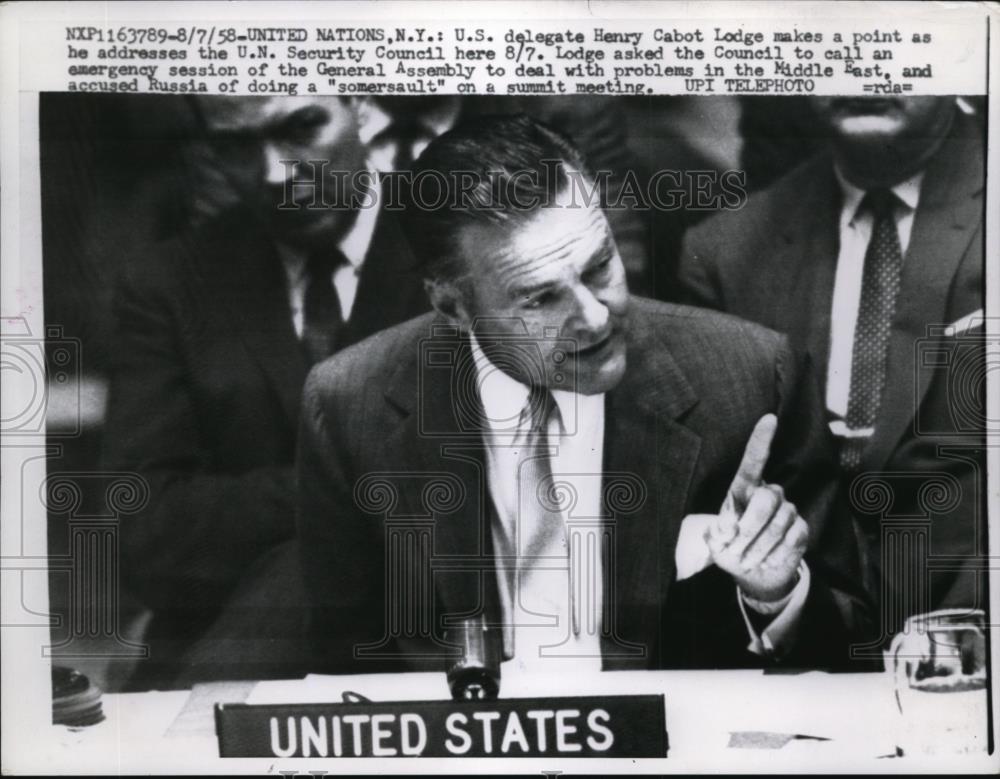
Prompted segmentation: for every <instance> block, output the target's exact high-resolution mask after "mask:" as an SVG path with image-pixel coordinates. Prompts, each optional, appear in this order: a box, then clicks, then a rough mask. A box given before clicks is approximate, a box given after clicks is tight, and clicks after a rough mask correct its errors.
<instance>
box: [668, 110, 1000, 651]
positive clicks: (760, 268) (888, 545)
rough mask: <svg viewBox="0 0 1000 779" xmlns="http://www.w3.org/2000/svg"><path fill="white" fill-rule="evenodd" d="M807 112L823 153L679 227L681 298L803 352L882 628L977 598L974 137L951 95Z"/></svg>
mask: <svg viewBox="0 0 1000 779" xmlns="http://www.w3.org/2000/svg"><path fill="white" fill-rule="evenodd" d="M813 107H814V108H815V109H816V111H817V113H818V114H819V116H820V117H821V119H822V121H823V122H824V124H825V127H826V129H827V133H828V144H827V148H826V150H825V151H823V152H822V153H821V154H819V156H816V157H814V158H813V159H811V160H809V161H807V162H806V163H804V164H803V165H801V166H799V167H798V168H796V169H795V170H793V171H792V172H791V173H789V174H788V175H786V176H785V177H783V178H782V179H780V180H779V181H778V182H777V183H775V184H774V185H773V186H771V187H770V188H768V189H767V190H765V191H762V192H760V193H758V194H754V195H752V196H751V198H750V201H749V204H748V206H747V207H746V208H745V209H743V210H742V211H740V212H733V213H727V214H722V215H720V216H718V217H716V218H714V219H712V220H710V221H709V222H707V223H706V224H704V225H703V226H700V227H698V228H697V229H695V230H693V231H692V232H691V233H690V234H689V235H688V237H687V239H686V249H685V258H684V261H683V263H682V273H681V281H680V290H679V292H680V295H679V297H680V299H682V300H684V301H685V302H689V303H693V304H696V305H702V306H708V307H712V308H716V309H721V310H724V311H727V312H729V313H732V314H736V315H738V316H741V317H745V318H746V319H748V320H751V321H754V322H759V323H761V324H764V325H767V326H768V327H772V328H774V329H775V330H778V331H779V332H783V333H787V334H788V336H789V338H790V340H791V341H792V343H793V344H796V345H798V346H801V347H803V348H805V349H808V350H809V351H810V352H811V354H812V357H813V361H814V363H815V364H816V365H817V367H818V369H819V370H820V371H821V372H822V377H823V382H824V386H825V388H826V409H827V411H826V417H827V419H828V422H829V424H830V426H831V428H832V429H833V431H834V432H835V434H836V435H837V436H838V438H839V441H840V447H839V448H840V462H841V468H842V473H843V483H844V489H845V490H846V491H848V493H849V498H850V502H851V506H852V509H853V514H854V518H855V524H856V529H857V532H858V534H859V537H860V539H861V541H862V552H863V555H864V557H865V580H866V585H867V587H868V589H869V590H870V592H871V594H872V595H873V598H874V600H875V601H876V602H880V603H881V630H882V633H883V636H882V638H885V637H886V636H888V635H890V634H891V633H892V632H893V631H895V630H897V629H898V628H899V626H900V624H901V622H902V620H903V619H905V618H906V617H907V616H909V615H911V614H916V613H922V612H926V611H929V610H931V609H933V608H941V607H965V608H975V607H979V608H981V607H984V606H985V596H986V589H985V581H984V580H981V579H980V578H979V577H980V576H981V574H977V573H976V571H977V569H982V567H983V566H982V561H983V558H982V555H983V554H985V551H986V536H985V530H986V525H985V518H986V514H985V458H984V454H983V452H984V450H983V445H984V432H985V430H984V420H985V413H984V412H985V408H984V406H985V396H984V393H985V382H984V380H983V377H984V375H985V373H984V370H985V363H984V350H983V329H982V328H983V306H984V287H983V175H984V159H983V139H982V134H981V128H980V127H979V126H978V123H977V122H976V121H975V118H974V117H973V116H971V115H969V113H968V106H965V105H964V104H963V103H962V101H956V100H955V99H954V98H938V97H926V98H900V99H895V98H894V99H881V98H880V99H865V98H857V99H855V98H815V99H814V100H813ZM963 107H964V108H965V109H966V110H963ZM877 648H878V647H877V645H876V644H873V645H872V646H871V647H869V649H870V650H871V651H872V652H875V651H877Z"/></svg>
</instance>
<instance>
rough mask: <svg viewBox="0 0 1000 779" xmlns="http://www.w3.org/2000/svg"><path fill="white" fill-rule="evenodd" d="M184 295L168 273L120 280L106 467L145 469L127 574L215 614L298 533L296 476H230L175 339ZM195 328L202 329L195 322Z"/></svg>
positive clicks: (152, 595)
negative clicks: (212, 444) (207, 436)
mask: <svg viewBox="0 0 1000 779" xmlns="http://www.w3.org/2000/svg"><path fill="white" fill-rule="evenodd" d="M179 299H181V300H183V293H182V292H179V291H178V290H177V289H171V288H170V285H169V284H167V283H164V282H163V280H162V279H159V277H157V278H156V279H147V280H144V279H140V278H138V277H137V278H135V279H132V280H128V281H124V282H123V283H122V285H121V288H120V289H119V290H118V293H117V295H116V303H115V313H116V319H117V323H116V325H117V340H116V354H115V357H114V368H113V375H112V385H111V395H110V402H109V409H108V424H107V434H106V437H105V452H104V461H105V466H106V467H109V468H114V469H117V470H130V471H134V472H137V473H139V474H140V475H141V476H142V477H143V478H144V479H145V480H146V481H147V483H148V485H149V492H150V499H149V503H148V505H147V506H146V507H145V508H144V509H143V510H142V511H141V513H139V514H137V515H135V516H130V517H127V518H125V519H124V520H123V522H122V527H121V539H122V552H123V561H122V564H123V572H124V574H125V577H126V581H127V582H128V584H129V586H130V588H131V589H133V590H134V591H135V592H136V594H137V595H138V596H139V597H140V598H142V599H143V600H144V601H145V602H146V604H147V605H148V606H150V607H151V608H154V609H158V608H164V609H174V610H178V609H179V610H181V611H189V612H190V613H191V616H192V618H193V619H196V618H198V617H200V616H204V617H208V616H210V612H211V611H212V610H213V609H214V608H215V607H216V606H218V605H219V604H220V603H221V602H222V600H223V599H224V597H225V596H226V594H227V593H228V592H230V591H231V589H232V587H233V585H234V584H235V583H236V582H237V581H238V579H239V578H240V576H241V574H243V573H244V571H245V570H246V569H247V568H248V566H249V565H250V564H251V563H253V562H254V560H256V559H257V557H258V556H259V555H260V554H261V553H262V552H263V551H264V550H266V549H268V548H270V547H271V546H272V545H273V544H276V543H277V542H279V541H281V540H282V539H284V538H287V537H289V536H291V535H292V533H293V531H294V522H293V520H292V515H293V511H294V504H293V495H294V490H293V480H294V471H293V468H292V465H291V464H290V463H289V464H288V465H285V466H278V465H274V466H262V467H258V468H254V469H251V470H248V471H245V472H227V469H226V465H225V463H220V462H218V459H219V457H218V455H216V454H213V453H212V452H211V451H210V450H209V448H208V446H207V445H206V443H205V441H204V439H203V435H204V430H203V429H202V428H201V425H200V423H199V416H198V409H197V403H196V398H195V395H194V392H193V387H192V382H191V376H190V373H189V371H190V367H189V366H188V365H186V364H185V358H184V356H183V354H182V350H181V348H180V346H179V342H180V332H181V330H182V329H183V328H185V327H191V326H192V323H191V322H184V321H181V320H183V319H184V318H185V316H184V313H182V312H183V311H185V310H186V309H185V308H184V306H183V305H182V304H179V303H178V300H179ZM194 326H197V325H194Z"/></svg>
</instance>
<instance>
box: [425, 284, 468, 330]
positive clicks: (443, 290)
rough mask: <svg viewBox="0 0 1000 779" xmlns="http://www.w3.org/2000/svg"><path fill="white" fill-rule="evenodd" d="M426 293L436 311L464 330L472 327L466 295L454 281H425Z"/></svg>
mask: <svg viewBox="0 0 1000 779" xmlns="http://www.w3.org/2000/svg"><path fill="white" fill-rule="evenodd" d="M424 291H425V292H426V293H427V297H428V298H430V301H431V305H432V306H434V310H435V311H437V312H438V313H439V314H441V315H442V316H443V317H445V318H446V319H447V320H448V321H449V322H451V323H452V324H454V325H458V327H460V328H461V329H462V330H468V329H469V328H470V327H471V326H472V316H471V312H470V311H469V308H468V305H467V303H466V300H465V295H463V294H462V290H461V289H459V286H458V284H456V283H455V282H454V281H447V280H443V279H424Z"/></svg>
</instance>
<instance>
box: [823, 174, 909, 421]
mask: <svg viewBox="0 0 1000 779" xmlns="http://www.w3.org/2000/svg"><path fill="white" fill-rule="evenodd" d="M923 177H924V174H923V172H920V173H918V174H916V175H915V176H913V177H911V178H909V179H907V180H906V181H903V182H901V183H899V184H897V185H896V186H894V187H892V192H893V193H894V194H895V195H896V197H898V198H899V200H900V203H899V204H898V205H897V207H896V210H895V219H896V230H897V232H898V233H899V247H900V249H901V250H902V252H903V257H904V259H905V257H906V249H907V247H908V246H909V245H910V233H911V232H912V231H913V218H914V216H915V215H916V211H917V204H918V203H919V201H920V184H921V182H922V181H923ZM837 180H838V181H839V182H840V187H841V190H842V192H843V195H844V200H843V206H842V207H841V210H840V249H839V251H838V254H837V272H836V276H835V278H834V282H833V305H832V308H831V316H830V322H831V327H830V361H829V364H828V366H827V371H828V373H827V382H826V407H827V409H828V410H829V411H830V412H831V413H832V414H834V415H835V416H836V417H839V419H837V420H836V421H834V422H833V423H831V428H832V429H833V432H834V433H835V434H837V435H843V434H844V431H845V430H846V428H845V426H844V423H843V418H844V417H846V416H847V401H848V396H849V395H850V391H851V362H852V356H853V353H854V329H855V327H856V326H857V323H858V308H859V307H860V305H861V281H862V278H863V275H864V266H865V252H867V251H868V243H869V241H870V240H871V236H872V228H873V227H874V224H873V222H874V220H873V218H872V214H871V212H870V211H868V210H867V209H864V210H862V211H860V212H859V210H858V208H859V206H860V205H861V201H862V200H863V199H864V196H865V191H864V190H863V189H859V188H858V187H856V186H854V185H853V184H851V183H850V182H849V181H847V179H845V178H844V177H843V175H842V174H841V173H840V171H839V170H838V171H837Z"/></svg>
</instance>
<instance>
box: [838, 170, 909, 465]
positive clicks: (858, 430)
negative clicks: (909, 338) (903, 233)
mask: <svg viewBox="0 0 1000 779" xmlns="http://www.w3.org/2000/svg"><path fill="white" fill-rule="evenodd" d="M897 202H898V199H897V197H896V196H895V195H894V194H893V193H892V192H891V191H890V190H887V189H875V190H870V191H869V192H868V193H867V194H866V195H865V198H864V200H863V201H862V203H861V206H860V207H861V208H865V209H868V211H869V212H870V213H871V214H872V217H873V220H874V221H873V224H872V236H871V240H870V241H869V242H868V249H867V251H866V252H865V267H864V271H863V273H862V280H861V285H862V286H861V302H860V306H859V308H858V321H857V325H856V326H855V330H854V349H853V352H852V355H851V388H850V394H849V396H848V401H847V418H846V419H845V420H844V421H845V423H846V425H847V428H848V430H849V431H850V432H851V435H849V436H848V437H847V438H845V439H844V441H843V442H842V447H841V450H840V464H841V467H843V468H844V470H846V471H854V470H856V469H857V467H858V465H859V464H860V462H861V456H862V454H863V453H864V449H865V447H866V445H867V443H868V441H869V440H870V438H871V435H872V433H873V432H874V429H875V422H876V417H877V415H878V411H879V406H880V404H881V401H882V388H883V385H884V384H885V366H886V353H887V346H888V344H889V333H890V330H891V328H892V319H893V315H894V314H895V312H896V298H897V297H898V296H899V285H900V277H901V275H902V268H903V251H902V249H901V248H900V245H899V233H898V231H897V229H896V219H895V215H894V211H895V207H896V204H897Z"/></svg>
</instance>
